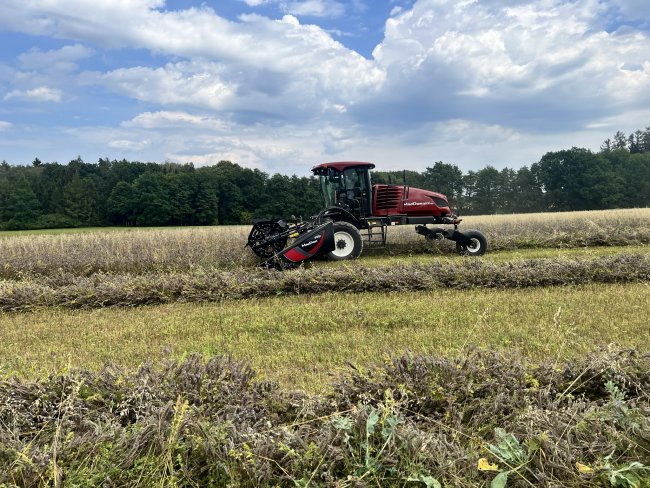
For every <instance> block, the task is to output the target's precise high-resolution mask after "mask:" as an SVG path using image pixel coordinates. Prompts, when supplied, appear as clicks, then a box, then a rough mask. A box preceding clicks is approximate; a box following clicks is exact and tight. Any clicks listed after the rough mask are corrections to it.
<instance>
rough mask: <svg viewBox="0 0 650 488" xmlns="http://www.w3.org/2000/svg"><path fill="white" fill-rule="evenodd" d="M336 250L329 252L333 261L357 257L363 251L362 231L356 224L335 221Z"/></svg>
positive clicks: (328, 256)
mask: <svg viewBox="0 0 650 488" xmlns="http://www.w3.org/2000/svg"><path fill="white" fill-rule="evenodd" d="M334 246H335V247H334V250H333V251H332V252H330V253H329V254H327V258H328V259H330V260H332V261H344V260H346V259H356V258H358V257H359V256H361V251H363V240H362V239H361V233H360V232H359V229H357V228H356V227H355V226H354V225H352V224H349V223H347V222H334Z"/></svg>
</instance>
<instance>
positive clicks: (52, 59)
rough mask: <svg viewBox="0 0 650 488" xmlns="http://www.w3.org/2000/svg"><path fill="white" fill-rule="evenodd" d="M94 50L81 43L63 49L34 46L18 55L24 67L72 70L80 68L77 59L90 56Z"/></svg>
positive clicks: (29, 68)
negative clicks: (44, 48) (42, 49)
mask: <svg viewBox="0 0 650 488" xmlns="http://www.w3.org/2000/svg"><path fill="white" fill-rule="evenodd" d="M93 54H94V51H93V50H92V49H90V48H87V47H85V46H83V45H81V44H74V45H69V46H63V47H62V48H61V49H54V50H51V51H45V52H43V51H41V50H40V49H38V48H32V49H31V50H29V51H27V52H26V53H23V54H21V55H20V56H18V61H19V62H20V65H21V66H22V68H23V69H27V70H45V71H59V72H70V71H74V70H76V69H77V68H78V65H77V61H80V60H82V59H86V58H89V57H90V56H92V55H93Z"/></svg>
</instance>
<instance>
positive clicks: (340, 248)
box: [332, 232, 354, 258]
mask: <svg viewBox="0 0 650 488" xmlns="http://www.w3.org/2000/svg"><path fill="white" fill-rule="evenodd" d="M334 240H335V242H336V249H334V250H333V251H332V253H333V254H334V255H335V256H337V257H339V258H344V257H346V256H348V255H349V254H350V253H351V252H352V251H353V250H354V239H353V238H352V236H351V235H350V234H348V233H347V232H336V233H335V234H334Z"/></svg>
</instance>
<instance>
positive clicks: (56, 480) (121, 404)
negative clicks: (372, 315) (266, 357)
mask: <svg viewBox="0 0 650 488" xmlns="http://www.w3.org/2000/svg"><path fill="white" fill-rule="evenodd" d="M649 388H650V357H648V356H647V355H645V356H644V355H642V354H639V353H638V352H636V351H633V350H632V351H622V350H616V349H608V350H602V351H599V352H597V353H594V354H591V355H589V356H588V357H586V358H584V359H582V360H580V361H572V362H570V363H562V362H559V363H558V362H557V361H554V360H552V359H550V360H547V361H543V362H541V363H539V364H535V363H529V362H527V361H525V360H522V359H521V358H519V357H517V356H513V355H509V354H506V355H503V354H498V353H494V352H489V351H488V352H485V351H473V352H470V353H464V354H460V355H458V356H456V357H451V358H450V357H432V356H414V355H405V356H403V357H397V358H393V359H392V360H390V361H387V363H386V364H385V365H384V366H383V367H382V368H379V369H375V370H371V371H370V372H368V373H361V372H359V371H354V370H353V371H350V372H349V373H348V375H347V376H346V377H344V378H343V379H341V380H339V381H336V382H335V385H334V388H333V391H332V393H331V394H329V395H328V396H326V397H310V396H307V395H305V394H301V393H292V392H289V391H283V390H282V389H280V388H278V386H277V384H274V383H270V382H265V381H258V380H256V378H255V373H254V371H253V370H252V369H251V368H250V367H249V366H248V365H247V364H242V363H239V362H234V361H232V360H229V359H226V358H223V357H221V358H214V359H212V360H210V361H208V362H204V361H202V360H201V358H199V357H197V356H191V357H188V358H186V359H185V360H184V361H182V362H177V363H169V364H167V365H166V366H165V367H163V368H153V367H151V365H144V366H142V367H141V368H140V369H139V370H138V371H136V372H133V373H125V372H123V371H121V370H119V369H118V368H115V367H110V366H108V367H106V368H104V369H103V370H101V371H100V372H98V373H91V372H86V371H81V372H71V373H66V374H62V375H52V376H50V377H48V378H44V379H41V380H38V381H27V382H24V381H19V380H15V379H9V380H2V381H0V419H2V422H0V483H6V484H9V485H19V486H37V485H43V486H46V485H54V486H62V485H65V486H106V485H110V486H143V487H144V486H146V487H149V486H243V487H248V486H250V487H256V486H302V487H306V486H332V487H334V486H355V487H366V486H368V487H370V486H400V487H401V486H427V487H440V486H442V485H443V484H444V485H445V486H466V487H479V486H481V487H482V486H486V485H487V484H488V483H490V482H491V483H492V486H493V487H496V486H505V485H506V480H507V482H508V485H509V486H547V487H552V486H576V487H577V486H594V485H596V486H612V487H641V486H647V485H648V480H649V479H650V466H649V465H650V462H649V461H648V459H649V457H648V453H649V452H650V389H649Z"/></svg>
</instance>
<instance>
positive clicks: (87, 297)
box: [0, 254, 650, 311]
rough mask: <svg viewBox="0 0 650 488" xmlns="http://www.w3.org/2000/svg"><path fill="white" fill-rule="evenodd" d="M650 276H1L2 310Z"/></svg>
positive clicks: (487, 270)
mask: <svg viewBox="0 0 650 488" xmlns="http://www.w3.org/2000/svg"><path fill="white" fill-rule="evenodd" d="M627 282H650V256H648V255H647V254H622V255H618V256H599V257H596V258H586V259H585V258H581V259H567V258H547V259H528V260H523V259H522V260H517V261H508V262H489V261H483V260H477V259H462V260H454V261H452V262H437V263H433V264H406V265H404V264H403V265H392V266H363V265H361V264H358V263H353V264H350V265H349V266H339V267H318V266H314V267H312V268H305V269H298V270H294V271H288V272H281V271H270V270H264V269H235V270H230V271H222V270H194V271H193V272H191V273H168V274H157V273H149V274H141V275H112V274H103V273H96V274H94V275H93V276H90V277H72V278H70V277H67V276H63V277H59V278H52V279H49V280H46V279H42V280H40V281H39V280H22V281H4V282H1V281H0V311H21V310H29V309H33V308H39V307H48V306H61V307H67V308H97V307H105V306H134V305H151V304H160V303H172V302H177V301H182V302H202V301H213V302H216V301H221V300H229V299H244V298H261V297H268V296H276V295H292V294H294V295H301V294H316V293H326V292H357V293H358V292H387V291H418V290H432V289H435V288H440V287H443V288H523V287H535V286H552V285H555V286H557V285H579V284H586V283H627Z"/></svg>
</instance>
